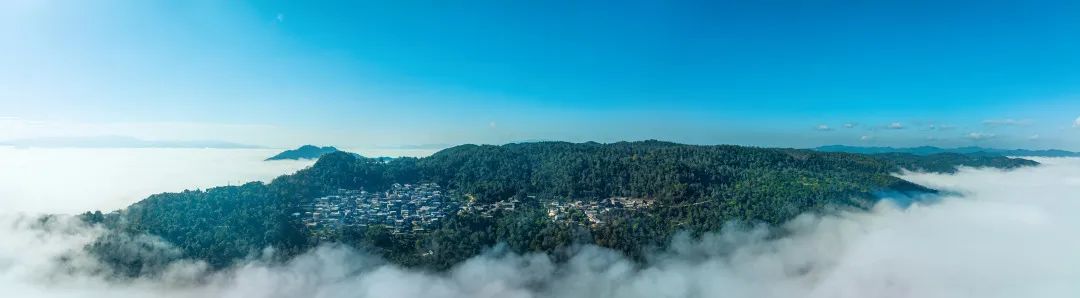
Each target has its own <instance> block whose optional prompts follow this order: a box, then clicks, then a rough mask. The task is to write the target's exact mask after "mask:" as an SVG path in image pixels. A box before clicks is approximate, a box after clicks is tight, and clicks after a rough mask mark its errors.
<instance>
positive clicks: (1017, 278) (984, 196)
mask: <svg viewBox="0 0 1080 298" xmlns="http://www.w3.org/2000/svg"><path fill="white" fill-rule="evenodd" d="M1040 161H1041V162H1043V163H1044V165H1043V166H1040V167H1034V168H1024V169H1020V170H1015V171H1000V170H990V169H987V170H977V169H970V168H965V169H962V170H961V171H960V172H959V173H958V174H956V175H940V174H924V173H905V174H903V175H902V177H903V178H905V179H908V180H911V181H914V182H917V183H920V184H924V185H929V186H932V187H936V188H939V189H944V190H949V191H950V193H954V194H963V197H962V198H961V197H956V196H955V195H948V196H945V197H942V198H940V200H935V201H931V202H926V203H916V204H914V205H912V206H910V207H908V208H900V207H897V206H896V205H894V204H891V203H888V202H884V203H881V204H879V205H878V206H876V207H874V208H873V209H872V210H870V211H867V212H862V211H837V212H832V213H829V215H814V214H806V215H803V216H801V217H799V218H797V219H795V220H793V221H792V222H789V223H787V224H785V225H783V226H782V227H778V229H780V230H781V231H782V233H781V234H782V235H784V236H783V237H770V236H769V233H767V231H766V230H764V229H761V228H759V229H751V230H737V229H732V230H729V231H727V232H723V233H717V234H707V235H705V236H704V237H702V238H701V239H699V240H691V239H689V238H687V237H677V238H676V239H674V240H673V242H672V243H671V249H669V250H666V251H663V252H659V253H656V254H654V255H652V256H651V258H649V260H650V261H649V262H648V263H646V264H638V263H635V262H633V261H630V260H628V259H627V258H625V257H623V256H621V255H619V254H617V253H615V252H613V251H610V250H606V249H602V248H597V247H592V246H585V247H582V248H580V249H577V250H576V252H574V253H572V254H571V255H570V258H569V259H568V260H567V261H566V262H565V263H557V262H555V261H554V259H553V258H552V257H550V256H547V255H544V254H514V253H506V252H504V251H501V250H499V249H495V250H493V251H492V252H489V253H485V254H483V255H480V256H476V257H474V258H472V259H470V260H468V261H466V262H464V263H461V264H458V265H457V266H455V267H454V268H453V269H452V270H450V271H448V272H445V273H432V272H428V271H422V270H409V269H405V268H401V267H397V266H391V265H385V264H384V263H383V262H382V261H380V260H378V259H377V258H373V257H371V256H369V255H367V254H365V253H363V252H359V251H355V250H351V249H347V248H343V247H339V246H324V247H321V248H319V249H316V250H313V251H311V252H308V253H306V254H304V255H302V256H300V257H298V258H295V259H293V260H291V261H289V262H286V263H268V262H264V261H261V259H259V258H255V259H253V260H252V261H249V262H246V263H244V264H240V265H237V266H235V267H234V268H233V269H232V270H225V271H220V272H214V273H211V272H206V271H205V267H204V266H201V265H200V264H198V263H193V262H178V263H174V264H173V266H172V267H171V269H170V270H169V271H167V272H166V274H163V275H162V277H147V278H141V279H136V280H124V281H120V280H114V279H108V278H105V277H102V276H101V275H98V274H95V273H94V271H93V269H96V268H98V266H97V265H95V263H94V261H93V260H91V259H88V258H87V256H86V255H85V254H81V253H72V252H78V251H81V248H82V247H83V246H84V245H85V244H87V243H89V242H90V241H92V240H93V237H94V236H95V235H97V234H99V233H100V232H101V231H99V230H85V228H78V227H75V226H74V225H72V224H69V223H66V222H63V221H61V222H56V223H53V224H50V225H47V226H44V227H42V226H40V225H37V226H34V225H32V221H30V220H27V219H17V218H14V219H13V218H11V217H3V218H0V287H2V288H3V289H4V293H5V295H8V296H11V297H121V298H124V297H174V298H184V297H403V298H405V297H481V298H483V297H530V298H532V297H536V298H547V297H566V298H583V297H600V298H603V297H626V298H636V297H720V296H724V297H763V298H778V297H785V298H826V297H828V298H854V297H892V298H907V297H950V298H965V297H980V298H1004V297H1049V298H1057V297H1061V298H1065V297H1077V296H1078V295H1080V284H1078V283H1076V282H1075V280H1076V277H1077V276H1080V257H1078V256H1077V255H1076V252H1077V251H1080V238H1077V237H1064V236H1062V235H1071V234H1073V233H1075V231H1076V230H1078V229H1080V217H1077V216H1075V215H1076V214H1075V213H1076V210H1080V201H1078V200H1075V199H1073V197H1072V196H1073V194H1074V193H1076V190H1077V189H1080V160H1077V159H1041V160H1040ZM80 229H81V230H80ZM61 255H63V256H65V257H66V258H67V259H68V260H73V261H72V262H70V263H69V265H70V266H66V267H58V266H56V262H57V260H58V257H59V256H61Z"/></svg>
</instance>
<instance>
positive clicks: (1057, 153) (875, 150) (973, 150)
mask: <svg viewBox="0 0 1080 298" xmlns="http://www.w3.org/2000/svg"><path fill="white" fill-rule="evenodd" d="M813 150H815V151H821V152H844V153H859V154H882V153H907V154H915V155H933V154H941V153H957V154H987V155H1001V156H1023V157H1076V156H1080V152H1072V151H1065V150H1058V149H1050V150H1027V149H996V148H985V147H976V146H969V147H959V148H940V147H933V146H919V147H906V148H897V147H859V146H845V145H830V146H821V147H817V148H814V149H813Z"/></svg>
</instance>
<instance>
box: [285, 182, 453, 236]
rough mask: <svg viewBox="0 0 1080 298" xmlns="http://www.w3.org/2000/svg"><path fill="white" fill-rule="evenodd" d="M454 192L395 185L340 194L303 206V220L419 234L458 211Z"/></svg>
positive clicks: (323, 225) (431, 185) (311, 224)
mask: <svg viewBox="0 0 1080 298" xmlns="http://www.w3.org/2000/svg"><path fill="white" fill-rule="evenodd" d="M453 198H454V193H453V191H443V190H442V189H441V188H440V187H439V185H438V184H435V183H423V184H415V185H413V184H394V185H393V186H392V187H391V188H390V189H389V190H386V191H382V192H368V191H363V190H339V191H338V193H337V194H334V195H329V196H324V197H320V198H316V199H314V200H313V201H312V202H311V203H310V204H309V205H307V206H304V207H305V208H304V211H303V212H302V213H294V214H293V215H294V216H297V217H302V218H303V222H304V224H305V225H307V226H308V227H310V228H327V229H341V228H364V227H368V226H373V225H384V226H386V227H388V228H390V229H391V230H392V231H393V232H394V233H399V234H409V233H422V232H424V231H426V230H430V229H432V228H434V227H435V226H436V225H437V224H438V223H440V222H442V221H444V220H446V217H447V215H449V214H453V213H455V212H457V211H458V210H459V209H461V204H460V203H458V202H457V200H454V199H453Z"/></svg>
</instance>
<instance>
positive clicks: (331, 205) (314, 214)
mask: <svg viewBox="0 0 1080 298" xmlns="http://www.w3.org/2000/svg"><path fill="white" fill-rule="evenodd" d="M525 199H527V200H530V201H532V200H536V197H535V196H528V197H527V198H525ZM652 205H653V201H652V200H647V199H635V198H607V199H602V200H595V201H589V202H586V201H581V200H573V201H567V200H550V201H549V202H545V203H544V204H543V206H544V208H546V209H547V210H546V211H547V216H548V218H549V219H550V220H552V221H554V222H560V223H568V222H571V221H580V222H583V223H586V224H590V225H593V226H596V225H601V224H604V223H605V222H607V221H608V219H609V218H610V217H611V216H617V215H620V214H621V213H620V212H624V211H626V210H637V209H642V208H649V207H651V206H652ZM519 206H521V201H520V200H518V199H517V198H510V199H506V200H502V201H498V202H494V203H488V204H481V203H476V200H475V199H474V198H472V197H471V196H468V195H459V194H457V193H456V192H455V191H453V190H444V189H442V187H440V186H439V185H438V184H435V183H422V184H394V185H392V186H391V188H390V189H389V190H386V191H382V192H368V191H364V190H344V189H342V190H338V192H337V193H335V194H333V195H328V196H323V197H319V198H315V199H313V200H312V201H311V202H310V203H308V204H307V205H304V206H301V207H302V208H301V209H303V211H302V212H297V213H293V216H294V217H298V218H300V220H301V221H302V222H303V223H304V225H306V226H307V227H308V228H309V229H312V230H321V231H326V230H329V231H334V230H340V229H352V228H360V229H363V228H367V227H370V226H377V225H381V226H384V227H386V228H388V229H389V230H390V231H391V232H392V233H394V234H405V235H409V234H416V233H425V232H427V231H430V230H432V229H434V228H436V227H438V225H439V224H440V223H442V222H444V221H446V220H447V217H449V216H454V215H457V214H458V213H474V214H478V215H480V216H482V217H488V218H490V217H493V216H495V214H496V213H498V212H513V211H515V210H517V208H519ZM574 214H579V215H581V216H574Z"/></svg>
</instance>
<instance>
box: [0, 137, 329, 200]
mask: <svg viewBox="0 0 1080 298" xmlns="http://www.w3.org/2000/svg"><path fill="white" fill-rule="evenodd" d="M279 151H280V150H272V149H171V148H168V149H166V148H139V149H117V148H113V149H88V148H13V147H0V213H14V212H20V213H68V214H71V213H81V212H85V211H89V210H103V211H111V210H116V209H120V208H123V207H127V205H130V204H131V203H134V202H137V201H139V200H142V199H144V198H146V197H147V196H149V195H151V194H155V193H161V192H175V191H181V190H184V189H196V188H208V187H214V186H222V185H228V184H232V185H237V184H242V183H244V182H248V181H269V180H271V179H273V178H275V177H277V176H280V175H283V174H289V173H292V172H295V171H297V170H300V169H303V168H305V167H307V166H310V165H311V164H313V163H314V161H263V160H264V159H266V158H267V157H270V156H273V155H274V154H277V153H278V152H279Z"/></svg>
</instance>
